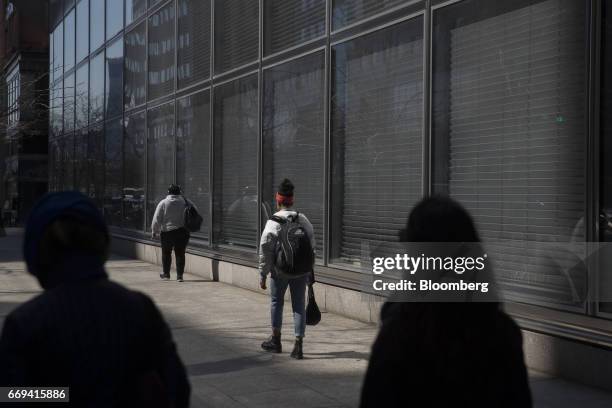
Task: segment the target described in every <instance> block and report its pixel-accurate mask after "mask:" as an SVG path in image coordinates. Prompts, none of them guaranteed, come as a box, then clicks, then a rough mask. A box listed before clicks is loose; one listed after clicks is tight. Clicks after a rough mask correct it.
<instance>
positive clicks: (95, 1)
mask: <svg viewBox="0 0 612 408" xmlns="http://www.w3.org/2000/svg"><path fill="white" fill-rule="evenodd" d="M89 9H90V13H89V14H90V16H91V19H90V21H89V24H90V26H89V32H90V34H89V45H90V46H89V49H90V50H91V51H92V52H93V51H95V50H97V49H98V48H99V47H100V46H101V45H102V44H104V25H105V24H104V1H103V0H91V2H90V4H89Z"/></svg>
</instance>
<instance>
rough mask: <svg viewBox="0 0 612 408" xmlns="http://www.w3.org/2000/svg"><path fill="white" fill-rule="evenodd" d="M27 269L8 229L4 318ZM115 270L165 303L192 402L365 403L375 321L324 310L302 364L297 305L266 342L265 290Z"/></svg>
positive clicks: (2, 252) (586, 398)
mask: <svg viewBox="0 0 612 408" xmlns="http://www.w3.org/2000/svg"><path fill="white" fill-rule="evenodd" d="M24 268H25V266H24V264H23V262H22V261H21V243H20V231H19V230H9V236H8V237H5V238H0V321H3V320H4V317H5V316H6V315H7V314H8V313H9V312H10V311H11V310H12V309H13V308H14V307H16V306H17V305H19V304H20V303H21V302H24V301H26V300H27V299H29V298H30V297H32V296H35V295H36V294H37V293H38V292H39V291H40V288H39V287H38V285H37V283H36V281H35V280H34V279H33V278H32V277H30V276H29V275H28V274H27V273H26V272H25V271H24ZM108 270H109V272H110V274H111V277H112V279H114V280H116V281H118V282H121V283H123V284H125V285H126V286H129V287H131V288H133V289H137V290H140V291H142V292H145V293H147V294H149V295H150V296H151V297H153V299H154V300H155V302H156V303H157V305H158V306H159V307H160V308H161V309H162V311H163V313H164V316H165V317H166V319H167V320H168V322H169V324H170V326H171V327H172V331H173V334H174V338H175V340H176V342H177V344H178V348H179V352H180V354H181V357H182V358H183V361H184V362H185V364H186V366H187V369H188V371H189V375H190V381H191V385H192V398H191V402H192V404H191V405H192V406H193V407H283V408H292V407H356V406H357V405H358V401H359V391H360V387H361V381H362V378H363V374H364V372H365V369H366V366H367V358H368V352H369V349H370V345H371V343H372V341H373V339H374V336H375V334H376V327H375V326H373V325H368V324H364V323H360V322H357V321H354V320H350V319H346V318H343V317H340V316H336V315H333V314H329V313H325V314H323V319H322V322H321V323H320V324H319V325H318V326H316V327H314V328H311V327H308V328H307V332H306V339H305V340H304V352H305V359H304V360H302V361H294V360H292V359H291V358H290V357H289V353H290V352H291V348H292V339H293V336H292V317H291V314H290V312H289V310H287V311H286V313H285V317H284V321H285V329H284V331H283V353H282V354H280V355H272V354H268V353H264V352H262V351H260V349H259V344H260V343H261V341H263V340H264V339H265V337H266V336H267V335H268V330H269V328H268V326H269V323H268V320H269V319H268V317H269V309H268V307H269V305H268V303H269V300H268V297H267V296H266V295H265V294H264V293H263V292H262V293H261V294H259V293H255V292H250V291H247V290H243V289H239V288H236V287H233V286H230V285H226V284H223V283H218V282H209V281H205V280H201V279H200V278H196V277H195V276H190V275H188V274H186V275H185V278H186V280H185V282H184V283H178V282H176V281H174V280H171V281H161V280H160V279H159V277H158V275H159V268H158V267H157V266H155V265H150V264H147V263H144V262H141V261H136V260H130V259H125V258H119V257H114V258H113V259H112V260H111V261H110V262H109V263H108ZM173 277H174V276H173ZM315 290H316V286H315ZM287 306H289V305H287ZM287 309H290V307H288V308H287ZM531 379H532V392H533V394H534V399H535V401H536V406H537V407H551V408H552V407H555V408H559V407H580V408H587V407H606V408H609V407H611V406H612V394H609V393H606V392H603V391H599V390H597V389H593V388H589V387H584V386H581V385H578V384H575V383H571V382H567V381H564V380H559V379H556V378H551V377H548V376H545V375H542V374H538V373H532V375H531Z"/></svg>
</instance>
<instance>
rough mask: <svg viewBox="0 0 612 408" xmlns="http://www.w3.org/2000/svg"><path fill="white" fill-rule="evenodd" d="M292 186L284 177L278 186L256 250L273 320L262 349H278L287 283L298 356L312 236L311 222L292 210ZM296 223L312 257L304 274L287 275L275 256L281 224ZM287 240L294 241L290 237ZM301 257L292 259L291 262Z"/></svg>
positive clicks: (296, 355)
mask: <svg viewBox="0 0 612 408" xmlns="http://www.w3.org/2000/svg"><path fill="white" fill-rule="evenodd" d="M293 193H294V186H293V183H291V181H289V180H288V179H284V180H283V181H282V182H281V183H280V186H279V188H278V192H277V193H276V196H275V201H276V207H277V209H278V212H276V213H275V214H274V216H272V217H271V218H270V220H268V222H267V223H266V226H265V228H264V231H263V233H262V235H261V241H260V251H259V261H260V262H259V271H260V287H261V288H262V289H264V290H265V289H266V288H267V286H266V280H267V276H268V274H270V275H271V279H270V298H271V313H270V314H271V320H272V335H271V336H270V338H269V339H268V340H266V341H264V342H263V343H262V344H261V347H262V349H264V350H266V351H269V352H273V353H281V352H282V344H281V328H282V325H283V307H284V302H285V292H286V291H287V287H289V290H290V292H291V306H292V308H293V324H294V332H295V344H294V347H293V351H292V352H291V357H292V358H295V359H298V360H301V359H302V358H304V354H303V339H304V334H305V331H306V320H305V311H306V306H305V297H306V286H307V285H312V284H314V271H313V266H314V248H315V238H314V230H313V227H312V224H311V223H310V221H309V220H308V218H306V216H305V215H304V214H302V213H300V212H297V211H294V210H292V207H293V200H294V194H293ZM289 222H290V223H295V224H293V225H296V224H297V227H295V231H297V232H300V233H303V234H305V236H304V238H305V239H307V243H308V244H309V245H306V246H307V247H309V248H307V249H306V250H307V251H308V252H309V253H308V254H307V255H310V256H311V258H312V259H309V260H307V261H306V269H307V270H308V271H307V273H306V274H304V275H300V276H296V277H293V276H287V274H286V273H284V272H283V270H281V269H280V268H279V263H278V261H277V259H278V258H279V256H281V252H282V248H281V242H280V241H281V235H282V234H283V226H284V225H286V224H287V223H289ZM285 240H287V241H293V239H291V238H289V239H287V238H286V237H285ZM299 261H300V260H297V259H294V261H293V262H294V264H297V263H299Z"/></svg>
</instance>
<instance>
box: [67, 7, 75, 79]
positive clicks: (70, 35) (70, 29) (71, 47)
mask: <svg viewBox="0 0 612 408" xmlns="http://www.w3.org/2000/svg"><path fill="white" fill-rule="evenodd" d="M74 16H75V11H74V10H72V11H71V12H70V13H69V14H68V15H67V16H66V18H65V19H64V72H66V71H69V70H71V69H72V68H73V67H74V58H75V41H76V40H75V37H74V36H75V31H76V23H75V17H74Z"/></svg>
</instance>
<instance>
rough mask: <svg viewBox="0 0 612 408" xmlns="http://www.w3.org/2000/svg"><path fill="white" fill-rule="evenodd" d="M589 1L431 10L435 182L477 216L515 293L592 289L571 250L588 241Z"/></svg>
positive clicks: (546, 298) (480, 1)
mask: <svg viewBox="0 0 612 408" xmlns="http://www.w3.org/2000/svg"><path fill="white" fill-rule="evenodd" d="M585 9H586V7H585V3H583V2H576V1H573V0H545V1H533V0H517V1H512V2H491V1H484V0H468V1H463V2H461V3H458V4H454V5H451V6H447V7H444V8H442V9H440V10H438V11H436V12H435V14H434V27H433V33H435V34H434V37H433V45H434V48H433V138H434V144H433V156H434V165H433V183H434V184H433V189H434V191H435V192H439V193H447V194H450V195H451V196H453V197H454V198H456V199H458V200H459V201H460V202H461V203H463V205H464V206H465V207H466V208H467V209H468V210H469V211H470V212H471V213H472V214H473V216H474V219H475V221H476V223H477V226H478V229H479V232H480V235H481V238H482V239H483V240H484V241H485V243H486V245H487V253H488V254H489V257H490V258H491V259H492V260H493V265H494V270H495V271H496V273H497V275H498V277H497V279H498V283H499V284H500V286H501V287H502V288H503V289H505V290H506V291H507V292H506V293H507V295H508V297H509V298H511V299H514V300H521V301H525V302H538V303H540V302H542V303H546V304H561V303H562V304H569V303H571V302H573V301H574V300H575V297H574V295H576V294H579V293H581V292H583V291H584V289H585V284H586V280H585V271H584V269H583V268H581V267H580V266H579V265H580V264H579V263H578V264H577V262H576V260H577V259H578V258H576V256H578V257H580V256H581V255H580V254H574V253H572V251H571V250H568V248H569V245H570V244H571V243H574V242H584V240H585V232H584V228H585V218H584V215H585V213H584V209H585V201H584V200H585V141H586V137H585V119H586V118H585V102H584V101H585V97H586V95H585V87H586V83H585V72H586V66H585V61H586V38H585V33H586V29H585V19H586V16H585ZM566 265H571V266H576V265H578V266H576V268H575V269H572V270H570V269H569V268H567V267H566ZM527 285H528V286H529V289H528V290H525V287H526V286H527Z"/></svg>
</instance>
